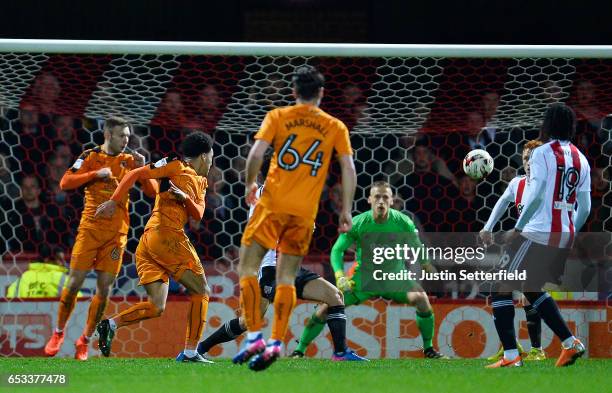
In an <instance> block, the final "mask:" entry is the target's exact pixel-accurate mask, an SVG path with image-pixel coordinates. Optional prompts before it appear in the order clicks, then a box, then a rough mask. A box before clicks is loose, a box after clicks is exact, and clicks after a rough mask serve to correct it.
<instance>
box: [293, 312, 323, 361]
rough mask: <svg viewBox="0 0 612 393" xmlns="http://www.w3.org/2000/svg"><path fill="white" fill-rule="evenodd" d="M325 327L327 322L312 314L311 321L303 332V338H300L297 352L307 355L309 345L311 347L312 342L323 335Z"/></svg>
mask: <svg viewBox="0 0 612 393" xmlns="http://www.w3.org/2000/svg"><path fill="white" fill-rule="evenodd" d="M324 327H325V321H322V320H321V319H319V318H318V317H317V316H316V315H315V314H312V316H311V317H310V320H309V321H308V323H307V324H306V327H305V328H304V331H303V332H302V337H300V342H299V344H298V346H297V348H295V350H296V351H300V352H302V353H306V348H308V345H310V343H311V342H312V340H314V339H315V338H317V336H318V335H319V334H321V331H322V330H323V328H324Z"/></svg>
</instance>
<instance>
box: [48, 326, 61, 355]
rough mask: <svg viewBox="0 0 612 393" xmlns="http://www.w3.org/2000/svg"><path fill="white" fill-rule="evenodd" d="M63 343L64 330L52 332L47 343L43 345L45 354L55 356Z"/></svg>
mask: <svg viewBox="0 0 612 393" xmlns="http://www.w3.org/2000/svg"><path fill="white" fill-rule="evenodd" d="M63 343H64V332H61V333H58V332H55V331H54V332H53V334H52V335H51V338H50V339H49V342H48V343H47V345H45V355H47V356H55V355H57V353H58V352H59V350H60V348H61V347H62V344H63Z"/></svg>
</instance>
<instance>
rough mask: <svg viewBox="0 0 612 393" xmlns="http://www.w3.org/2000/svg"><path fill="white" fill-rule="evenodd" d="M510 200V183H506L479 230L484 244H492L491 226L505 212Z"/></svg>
mask: <svg viewBox="0 0 612 393" xmlns="http://www.w3.org/2000/svg"><path fill="white" fill-rule="evenodd" d="M512 181H514V180H512ZM512 201H513V195H512V190H511V187H510V185H508V187H506V190H505V191H504V193H503V194H502V196H501V197H500V198H499V199H498V200H497V202H496V203H495V206H494V207H493V211H492V212H491V215H489V218H488V219H487V222H486V223H485V225H484V227H483V228H482V230H481V231H480V240H482V243H483V244H484V245H485V246H490V245H491V244H493V236H492V234H491V232H493V228H495V225H496V224H497V222H498V221H499V219H500V218H501V216H503V215H504V213H505V212H506V209H508V206H509V205H510V203H512Z"/></svg>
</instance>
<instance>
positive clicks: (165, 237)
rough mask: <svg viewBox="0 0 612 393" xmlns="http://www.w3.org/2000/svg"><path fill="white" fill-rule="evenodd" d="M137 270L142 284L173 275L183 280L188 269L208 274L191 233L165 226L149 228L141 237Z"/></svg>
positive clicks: (137, 254)
mask: <svg viewBox="0 0 612 393" xmlns="http://www.w3.org/2000/svg"><path fill="white" fill-rule="evenodd" d="M136 270H137V271H138V277H139V278H140V284H141V285H145V284H149V283H152V282H155V281H159V280H162V281H164V282H165V283H167V282H168V281H169V277H170V276H172V278H173V279H174V280H175V281H179V280H180V279H181V277H182V276H183V273H185V270H191V271H192V272H194V273H195V274H196V275H202V274H204V268H203V267H202V263H201V262H200V258H199V257H198V254H197V252H196V250H195V248H193V245H192V244H191V242H190V241H189V239H188V238H187V236H185V234H184V233H180V232H174V231H167V230H166V231H165V230H163V229H162V230H160V229H149V230H148V231H146V232H145V233H144V234H143V235H142V237H141V238H140V241H139V242H138V248H137V249H136Z"/></svg>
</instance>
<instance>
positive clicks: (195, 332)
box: [185, 295, 208, 349]
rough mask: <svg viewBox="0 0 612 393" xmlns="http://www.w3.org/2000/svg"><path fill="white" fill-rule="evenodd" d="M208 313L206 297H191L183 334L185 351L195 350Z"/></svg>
mask: <svg viewBox="0 0 612 393" xmlns="http://www.w3.org/2000/svg"><path fill="white" fill-rule="evenodd" d="M207 312H208V296H207V295H191V307H190V308H189V316H188V318H187V332H186V333H185V349H196V347H197V346H198V341H200V337H201V336H202V332H203V331H204V326H205V325H206V313H207Z"/></svg>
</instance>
